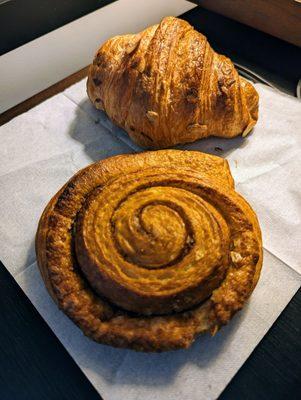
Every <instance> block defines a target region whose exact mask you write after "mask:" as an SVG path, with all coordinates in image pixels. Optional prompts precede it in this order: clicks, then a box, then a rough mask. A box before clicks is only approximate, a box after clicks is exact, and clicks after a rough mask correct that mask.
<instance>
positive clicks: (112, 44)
mask: <svg viewBox="0 0 301 400" xmlns="http://www.w3.org/2000/svg"><path fill="white" fill-rule="evenodd" d="M87 91H88V95H89V97H90V99H91V101H92V103H93V104H94V105H95V107H96V108H98V109H100V110H104V111H105V112H106V113H107V115H108V116H109V117H110V118H111V119H112V121H113V122H115V123H116V124H117V125H119V126H120V127H122V128H123V129H125V130H126V132H127V133H128V134H129V136H130V137H131V138H132V139H133V140H134V141H135V142H137V143H138V144H139V145H141V146H143V147H148V148H164V147H168V146H172V145H175V144H178V143H185V142H192V141H195V140H197V139H200V138H205V137H208V136H212V135H213V136H221V137H228V138H230V137H234V136H237V135H239V134H243V135H246V134H247V133H249V132H250V130H251V129H252V128H253V126H254V125H255V123H256V121H257V118H258V94H257V92H256V90H255V89H254V87H253V86H252V85H251V84H250V83H249V82H247V81H246V80H245V79H244V78H242V77H240V76H239V75H238V73H237V71H236V70H235V68H234V66H233V64H232V62H231V61H230V60H229V59H228V58H227V57H225V56H223V55H220V54H217V53H215V51H214V50H213V49H212V48H211V47H210V45H209V43H208V41H207V39H206V37H205V36H204V35H202V34H201V33H199V32H197V31H195V30H194V29H193V27H192V26H191V25H190V24H189V23H187V22H186V21H183V20H181V19H178V18H173V17H167V18H164V19H163V20H162V22H161V23H160V24H159V25H154V26H151V27H149V28H147V29H145V30H144V31H142V32H140V33H137V34H132V35H122V36H116V37H113V38H112V39H110V40H108V41H107V42H106V43H104V44H103V45H102V47H101V48H100V49H99V50H98V52H97V54H96V56H95V59H94V61H93V64H92V65H91V67H90V70H89V76H88V82H87Z"/></svg>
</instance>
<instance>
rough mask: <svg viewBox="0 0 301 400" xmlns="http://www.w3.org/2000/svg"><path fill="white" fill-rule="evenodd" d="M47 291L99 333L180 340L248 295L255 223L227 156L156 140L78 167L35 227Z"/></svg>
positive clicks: (255, 255) (113, 341)
mask: <svg viewBox="0 0 301 400" xmlns="http://www.w3.org/2000/svg"><path fill="white" fill-rule="evenodd" d="M36 253H37V260H38V265H39V268H40V270H41V274H42V277H43V279H44V281H45V284H46V286H47V288H48V291H49V293H50V294H51V296H52V297H53V299H54V300H55V302H56V303H57V305H58V306H59V308H60V309H61V310H63V311H64V312H65V313H66V314H67V315H68V316H69V317H70V318H71V319H72V320H73V321H74V322H75V323H76V324H77V325H78V326H79V327H80V329H82V331H83V332H84V333H85V334H86V335H87V336H89V337H90V338H92V339H94V340H95V341H97V342H100V343H104V344H109V345H112V346H116V347H127V348H131V349H135V350H140V351H163V350H171V349H179V348H187V347H188V346H189V345H190V344H191V343H192V342H193V340H194V339H195V338H196V336H197V335H198V334H200V333H202V332H206V331H211V333H213V334H214V333H215V332H216V331H217V330H218V329H219V328H220V327H221V326H222V325H225V324H226V323H227V322H228V321H229V320H230V319H231V318H232V316H233V315H234V314H235V313H236V312H237V311H238V310H240V309H241V308H242V307H243V305H244V303H245V302H246V300H247V299H248V297H249V296H250V294H251V293H252V291H253V289H254V287H255V285H256V283H257V280H258V278H259V274H260V270H261V265H262V243H261V233H260V228H259V225H258V221H257V218H256V215H255V213H254V211H252V209H251V207H250V206H249V205H248V203H247V202H246V201H245V200H244V199H243V198H242V197H241V196H240V195H239V194H237V193H236V192H235V190H234V183H233V179H232V177H231V174H230V171H229V167H228V164H227V162H226V161H225V160H223V159H221V158H219V157H215V156H211V155H208V154H203V153H199V152H188V151H179V150H161V151H157V152H147V153H141V154H134V155H121V156H115V157H112V158H108V159H106V160H103V161H99V162H97V163H95V164H92V165H90V166H88V167H87V168H85V169H83V170H81V171H80V172H78V173H77V174H76V175H75V176H74V177H72V178H71V179H70V180H69V182H67V183H66V184H65V186H63V188H62V189H61V190H60V191H59V192H58V193H57V194H56V195H55V196H54V197H53V198H52V200H51V201H50V202H49V204H48V205H47V207H46V209H45V211H44V213H43V215H42V217H41V220H40V223H39V227H38V231H37V235H36Z"/></svg>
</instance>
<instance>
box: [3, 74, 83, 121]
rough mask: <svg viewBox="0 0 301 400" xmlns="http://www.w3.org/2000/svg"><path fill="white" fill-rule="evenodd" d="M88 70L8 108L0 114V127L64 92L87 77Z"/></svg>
mask: <svg viewBox="0 0 301 400" xmlns="http://www.w3.org/2000/svg"><path fill="white" fill-rule="evenodd" d="M88 68H89V67H85V68H83V69H81V70H79V71H77V72H75V73H74V74H72V75H70V76H68V77H67V78H65V79H63V80H61V81H60V82H57V83H56V84H54V85H52V86H50V87H49V88H47V89H45V90H43V91H42V92H40V93H37V94H36V95H34V96H32V97H30V98H29V99H27V100H25V101H23V102H22V103H20V104H17V105H16V106H15V107H13V108H10V109H9V110H7V111H5V112H4V113H2V114H0V126H1V125H3V124H6V122H8V121H10V120H11V119H13V118H15V117H16V116H17V115H19V114H22V113H24V112H25V111H28V110H30V109H31V108H33V107H34V106H36V105H38V104H40V103H42V102H43V101H45V100H46V99H49V97H52V96H54V95H55V94H58V93H60V92H62V91H63V90H65V89H66V88H67V87H69V86H71V85H73V84H74V83H76V82H78V81H80V80H81V79H83V78H84V77H85V76H87V73H88Z"/></svg>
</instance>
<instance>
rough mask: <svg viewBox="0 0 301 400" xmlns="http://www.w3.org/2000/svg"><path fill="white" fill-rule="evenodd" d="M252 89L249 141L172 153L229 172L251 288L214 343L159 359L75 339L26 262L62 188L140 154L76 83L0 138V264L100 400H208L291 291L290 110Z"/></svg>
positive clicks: (294, 279) (294, 109) (286, 101)
mask: <svg viewBox="0 0 301 400" xmlns="http://www.w3.org/2000/svg"><path fill="white" fill-rule="evenodd" d="M256 88H257V90H258V92H259V95H260V119H259V121H258V124H257V125H256V128H255V129H254V131H253V133H252V134H251V135H249V136H247V137H246V138H242V137H238V138H235V139H230V140H229V139H218V138H209V139H205V140H202V141H198V142H195V143H193V144H189V145H184V146H179V148H184V149H193V150H200V151H204V152H208V153H212V154H216V155H219V156H221V157H225V158H226V159H227V160H228V161H229V163H230V166H231V170H232V174H233V176H234V179H235V182H236V188H237V190H238V191H239V192H240V193H241V194H243V195H244V196H245V197H246V198H247V200H248V201H249V202H250V204H251V205H252V206H253V208H254V209H255V211H256V212H257V214H258V217H259V220H260V224H261V228H262V232H263V241H264V248H265V250H264V265H263V270H262V275H261V278H260V280H259V283H258V286H257V287H256V289H255V291H254V293H253V295H252V297H251V299H250V301H249V302H248V304H247V306H246V307H245V308H244V310H243V311H241V312H240V313H239V314H237V315H236V316H235V317H234V319H233V320H232V321H231V323H230V324H229V325H228V326H227V327H225V328H223V329H222V330H221V331H220V332H219V333H218V334H217V335H216V336H215V337H213V338H212V337H210V336H209V335H204V336H201V337H200V338H199V339H197V340H196V342H195V343H194V344H193V346H192V347H191V348H190V349H188V350H180V351H173V352H168V353H162V354H144V353H135V352H133V351H130V350H120V349H114V348H110V347H107V346H103V345H100V344H96V343H94V342H92V341H91V340H89V339H88V338H86V337H84V335H83V334H82V333H81V331H80V330H79V329H78V328H77V327H76V326H75V325H74V324H73V323H72V322H71V321H70V320H69V319H68V318H67V317H66V316H65V315H64V314H63V313H62V312H60V311H59V310H58V309H57V307H56V306H55V304H54V303H53V301H52V300H51V298H50V297H49V295H48V293H47V291H46V289H45V287H44V284H43V282H42V279H41V277H40V274H39V271H38V268H37V264H36V257H35V252H34V235H35V232H36V228H37V223H38V219H39V217H40V214H41V213H42V211H43V209H44V207H45V206H46V204H47V202H48V201H49V199H50V198H51V197H52V195H53V194H54V193H56V191H57V190H58V189H59V188H60V187H61V186H62V185H63V184H64V183H65V182H66V180H67V179H69V178H70V177H71V176H72V175H73V174H74V173H75V172H76V171H77V170H79V169H80V168H82V167H84V166H86V165H88V164H89V163H91V162H93V161H96V160H100V159H103V158H106V157H109V156H112V155H115V154H121V153H133V152H138V151H142V149H140V148H139V147H138V146H137V145H135V144H134V143H133V142H132V141H131V140H130V139H129V138H128V137H127V135H126V134H125V133H124V132H123V131H122V129H119V128H116V127H115V126H114V125H113V124H112V123H111V122H110V121H109V119H108V118H107V117H106V115H105V114H104V113H102V112H100V111H97V110H95V109H94V108H93V106H92V105H91V104H90V102H89V100H88V99H87V96H86V90H85V81H81V82H79V83H78V84H76V85H74V86H72V87H70V88H69V89H67V90H66V91H65V92H63V93H61V94H59V95H56V96H54V97H52V98H51V99H49V100H47V101H45V102H44V103H42V104H40V105H38V106H37V107H35V108H33V109H31V110H30V111H28V112H26V113H24V114H22V115H20V116H18V117H16V118H15V119H13V120H12V121H10V122H9V123H7V124H6V125H4V126H2V127H0V143H1V146H0V156H1V165H0V259H1V260H2V262H3V263H4V264H5V266H6V267H7V268H8V270H9V271H10V272H11V273H12V275H13V276H14V277H15V279H16V280H17V282H18V283H19V284H20V286H21V287H22V289H23V290H24V292H25V293H26V294H27V296H28V297H29V298H30V300H31V301H32V302H33V304H34V305H35V307H36V308H37V309H38V311H39V312H40V314H41V315H42V316H43V318H44V319H45V320H46V321H47V323H48V324H49V326H50V327H51V329H52V330H53V331H54V333H55V334H56V335H57V336H58V338H59V339H60V340H61V342H62V343H63V345H64V346H65V347H66V349H67V350H68V351H69V352H70V354H71V356H72V357H73V358H74V360H75V361H76V362H77V364H78V365H79V367H80V368H81V369H82V370H83V372H84V373H85V374H86V376H87V377H88V378H89V380H90V381H91V382H92V384H93V385H94V386H95V388H96V389H97V390H98V391H99V393H100V394H101V395H102V397H103V398H104V399H105V400H107V399H110V400H119V399H121V398H126V399H128V400H134V399H144V400H155V399H164V400H166V399H172V400H176V399H183V398H187V399H190V400H202V399H206V400H208V399H215V398H216V397H217V396H218V395H219V394H220V393H221V392H222V390H223V389H224V388H225V387H226V385H227V384H228V383H229V381H230V380H231V379H232V377H233V376H234V375H235V373H236V372H237V371H238V369H239V368H240V367H241V366H242V364H243V363H244V361H245V360H246V359H247V358H248V356H249V355H250V353H251V352H252V351H253V349H254V348H255V347H256V345H257V344H258V343H259V341H260V340H261V339H262V337H263V336H264V335H265V333H266V332H267V331H268V329H269V328H270V327H271V325H272V324H273V322H274V321H275V320H276V318H277V317H278V316H279V314H280V313H281V311H282V310H283V309H284V307H285V306H286V305H287V303H288V302H289V300H290V299H291V297H292V296H293V295H294V293H295V292H296V291H297V289H298V288H299V287H300V282H301V275H300V274H301V247H300V241H301V228H300V227H301V223H300V222H301V221H300V220H301V199H300V193H301V178H300V171H301V145H300V144H301V103H300V102H299V101H298V100H296V99H294V98H292V97H289V96H287V95H283V94H281V93H279V92H276V91H274V90H272V89H270V88H268V87H266V86H263V85H260V84H257V85H256Z"/></svg>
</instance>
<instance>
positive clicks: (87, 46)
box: [0, 0, 195, 113]
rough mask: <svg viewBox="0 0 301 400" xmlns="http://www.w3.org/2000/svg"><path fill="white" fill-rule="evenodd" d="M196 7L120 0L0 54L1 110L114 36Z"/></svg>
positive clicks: (175, 1)
mask: <svg viewBox="0 0 301 400" xmlns="http://www.w3.org/2000/svg"><path fill="white" fill-rule="evenodd" d="M193 7H195V4H192V3H190V2H188V1H185V0H148V1H147V0H119V1H116V2H114V3H112V4H109V5H107V6H105V7H103V8H101V9H99V10H97V11H94V12H93V13H90V14H88V15H86V16H84V17H82V18H79V19H77V20H75V21H73V22H71V23H69V24H67V25H64V26H63V27H61V28H59V29H56V30H54V31H52V32H50V33H48V34H46V35H44V36H41V37H39V38H38V39H35V40H33V41H31V42H29V43H27V44H25V45H23V46H20V47H18V48H17V49H15V50H13V51H10V52H9V53H6V54H4V55H3V56H1V57H0V113H2V112H3V111H5V110H7V109H9V108H11V107H13V106H15V105H16V104H18V103H21V102H22V101H24V100H25V99H28V98H29V97H31V96H33V95H34V94H36V93H38V92H40V91H42V90H43V89H46V88H47V87H49V86H51V85H53V84H54V83H56V82H58V81H60V80H61V79H64V78H65V77H66V76H68V75H70V74H72V73H74V72H76V71H78V70H79V69H81V68H83V67H85V66H86V65H88V64H90V63H91V62H92V59H93V56H94V53H95V52H96V50H97V48H98V47H99V45H100V44H101V43H102V42H103V41H104V40H106V39H107V38H109V37H110V36H113V35H116V34H121V33H129V32H137V31H139V30H141V29H142V28H144V27H146V26H148V25H151V24H154V23H157V22H159V21H160V19H161V18H162V17H164V16H167V15H175V16H176V15H179V14H181V13H184V12H185V11H188V10H189V9H191V8H193Z"/></svg>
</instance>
